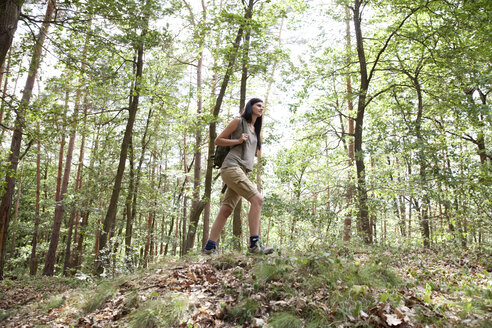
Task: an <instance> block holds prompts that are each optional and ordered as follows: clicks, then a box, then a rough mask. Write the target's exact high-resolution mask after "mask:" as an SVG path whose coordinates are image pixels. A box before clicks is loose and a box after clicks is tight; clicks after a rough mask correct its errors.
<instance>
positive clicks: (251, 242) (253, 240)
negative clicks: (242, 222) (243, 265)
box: [249, 236, 260, 248]
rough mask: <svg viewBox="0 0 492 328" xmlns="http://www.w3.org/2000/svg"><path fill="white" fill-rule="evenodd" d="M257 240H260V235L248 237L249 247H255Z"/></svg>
mask: <svg viewBox="0 0 492 328" xmlns="http://www.w3.org/2000/svg"><path fill="white" fill-rule="evenodd" d="M258 241H260V236H251V237H249V248H253V247H255V246H256V243H257V242H258Z"/></svg>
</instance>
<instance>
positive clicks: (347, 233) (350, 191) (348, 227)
mask: <svg viewBox="0 0 492 328" xmlns="http://www.w3.org/2000/svg"><path fill="white" fill-rule="evenodd" d="M345 35H346V39H347V43H346V53H347V64H346V65H347V73H346V74H347V77H346V85H347V112H348V113H347V116H348V120H347V124H348V136H349V142H348V167H349V169H348V186H347V195H346V197H347V214H346V216H345V220H344V222H343V226H344V229H343V240H344V241H348V240H350V237H351V231H352V209H351V207H352V203H353V198H354V189H355V188H354V187H355V186H354V177H353V173H352V167H353V166H354V158H355V152H354V138H353V135H354V120H353V118H352V115H353V110H354V104H353V102H352V79H351V77H350V62H351V57H352V56H351V54H352V50H351V38H350V12H349V9H348V7H345Z"/></svg>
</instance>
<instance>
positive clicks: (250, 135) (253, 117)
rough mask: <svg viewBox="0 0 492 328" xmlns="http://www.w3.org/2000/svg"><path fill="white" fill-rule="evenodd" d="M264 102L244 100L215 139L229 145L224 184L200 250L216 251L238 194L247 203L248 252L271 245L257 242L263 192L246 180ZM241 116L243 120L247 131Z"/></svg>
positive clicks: (263, 250)
mask: <svg viewBox="0 0 492 328" xmlns="http://www.w3.org/2000/svg"><path fill="white" fill-rule="evenodd" d="M263 109H264V104H263V101H262V100H261V99H258V98H252V99H250V100H249V101H248V103H247V104H246V106H245V108H244V111H243V113H242V114H241V117H237V118H235V119H234V120H233V121H232V122H231V123H229V125H228V126H227V127H226V128H225V129H224V131H222V133H221V134H219V136H218V137H217V138H216V139H215V144H216V145H217V146H230V147H232V148H231V150H230V151H229V153H228V154H227V156H226V158H225V159H224V162H223V163H222V166H221V168H220V175H221V177H222V180H223V181H224V183H225V184H226V185H227V189H226V192H225V194H224V198H223V199H222V203H221V206H220V209H219V214H217V218H216V219H215V221H214V223H213V225H212V228H211V230H210V237H209V238H210V239H209V240H208V241H207V244H206V245H205V248H204V249H203V253H204V254H212V253H215V252H217V245H216V243H217V241H218V240H219V236H220V233H221V231H222V229H223V228H224V225H225V223H226V221H227V218H228V217H229V216H230V215H231V213H232V211H233V210H234V207H236V204H237V203H238V201H239V199H240V197H244V198H245V199H247V200H248V202H250V203H251V207H250V210H249V213H248V224H249V232H250V237H249V239H250V244H249V245H248V252H250V253H253V254H258V253H260V254H270V253H273V248H265V247H262V246H261V244H260V242H259V241H260V236H259V235H260V214H261V207H262V205H263V196H262V195H261V194H260V193H259V192H258V190H257V189H256V186H255V185H254V184H253V183H252V182H251V181H250V180H249V178H248V174H249V172H251V170H252V169H253V164H254V158H255V155H256V153H257V152H258V151H259V150H260V149H261V140H260V132H261V124H262V116H263ZM242 120H244V121H246V122H247V127H248V128H247V131H244V130H243V129H242V128H241V126H244V125H245V124H243V122H242ZM239 145H240V146H239Z"/></svg>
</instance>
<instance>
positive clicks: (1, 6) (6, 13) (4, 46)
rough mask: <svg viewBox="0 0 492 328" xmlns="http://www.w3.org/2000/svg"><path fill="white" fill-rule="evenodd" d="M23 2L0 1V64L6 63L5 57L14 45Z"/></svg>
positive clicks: (17, 0) (20, 0) (21, 0)
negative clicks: (13, 41)
mask: <svg viewBox="0 0 492 328" xmlns="http://www.w3.org/2000/svg"><path fill="white" fill-rule="evenodd" d="M23 4H24V0H4V1H2V2H0V66H2V65H3V64H4V63H5V57H6V56H7V52H8V51H9V49H10V46H11V45H12V40H13V39H14V34H15V31H16V30H17V22H18V21H19V17H20V13H21V9H22V5H23Z"/></svg>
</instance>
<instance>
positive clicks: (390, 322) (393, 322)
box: [386, 314, 403, 326]
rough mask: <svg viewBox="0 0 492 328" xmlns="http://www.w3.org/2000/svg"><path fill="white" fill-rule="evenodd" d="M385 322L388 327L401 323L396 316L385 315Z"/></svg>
mask: <svg viewBox="0 0 492 328" xmlns="http://www.w3.org/2000/svg"><path fill="white" fill-rule="evenodd" d="M386 322H387V323H388V325H390V326H398V325H399V324H401V323H402V322H403V321H401V320H400V319H398V317H397V316H396V314H386Z"/></svg>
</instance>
